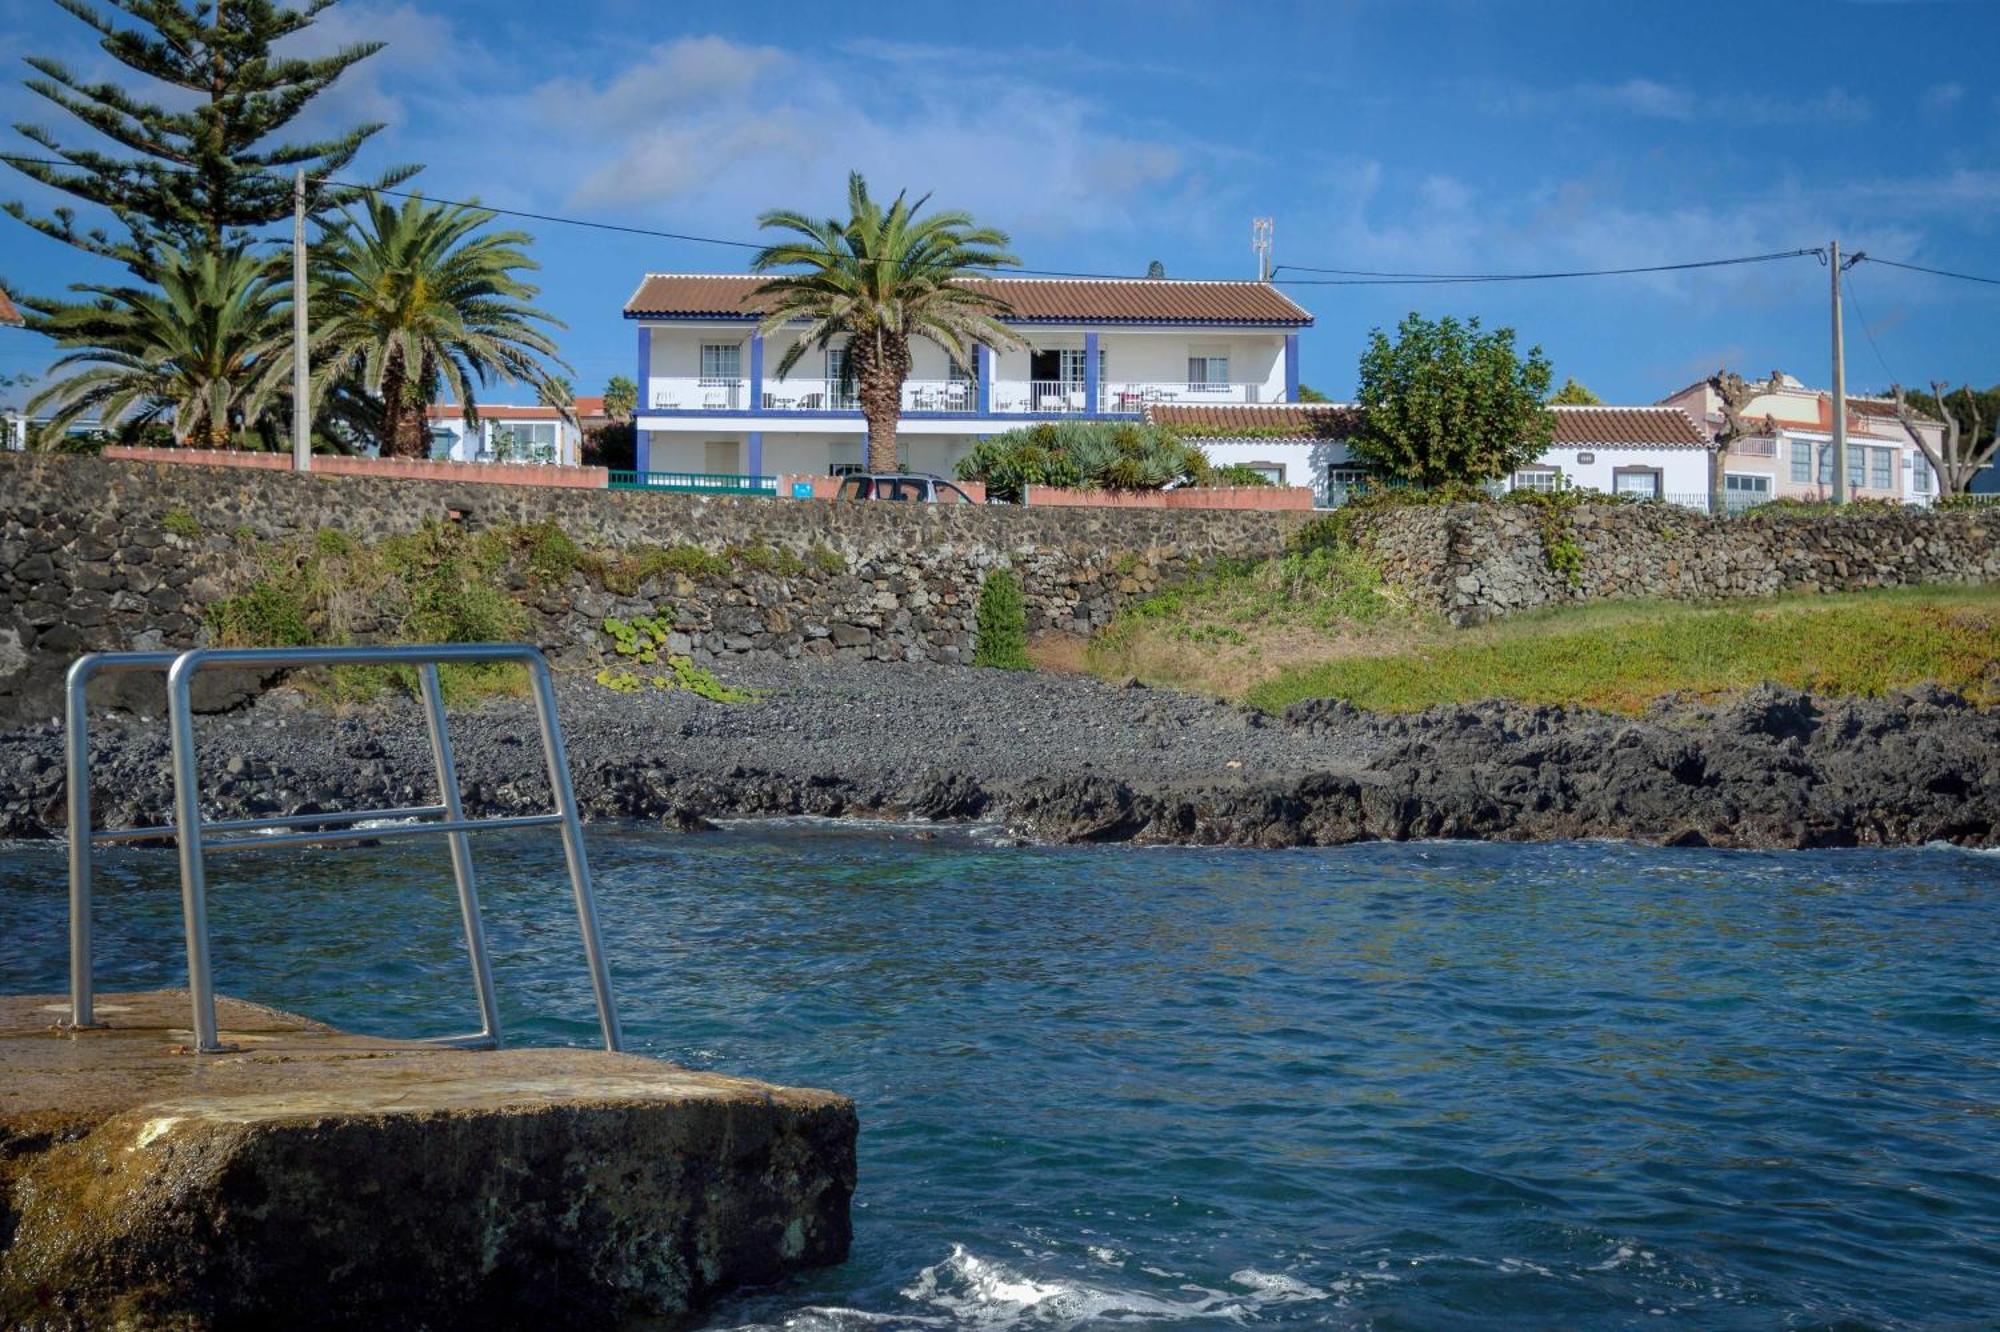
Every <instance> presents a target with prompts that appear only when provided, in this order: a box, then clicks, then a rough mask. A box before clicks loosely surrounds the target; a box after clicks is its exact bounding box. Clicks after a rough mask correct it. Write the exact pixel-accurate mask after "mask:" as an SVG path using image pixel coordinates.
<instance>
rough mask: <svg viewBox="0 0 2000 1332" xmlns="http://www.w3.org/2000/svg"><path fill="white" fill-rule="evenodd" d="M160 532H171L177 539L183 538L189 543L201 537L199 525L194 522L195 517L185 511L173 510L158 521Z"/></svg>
mask: <svg viewBox="0 0 2000 1332" xmlns="http://www.w3.org/2000/svg"><path fill="white" fill-rule="evenodd" d="M160 530H161V531H164V532H171V533H173V534H174V535H175V536H177V537H185V538H187V539H188V540H189V541H193V540H196V539H197V538H199V537H200V536H201V524H200V523H199V522H196V521H195V516H194V515H193V514H191V513H189V512H188V511H187V510H186V509H175V510H173V511H171V512H170V513H168V514H167V516H166V517H164V518H162V519H160Z"/></svg>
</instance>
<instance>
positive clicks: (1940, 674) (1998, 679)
mask: <svg viewBox="0 0 2000 1332" xmlns="http://www.w3.org/2000/svg"><path fill="white" fill-rule="evenodd" d="M1328 656H1329V659H1325V660H1321V661H1317V662H1313V663H1310V664H1304V663H1294V664H1292V665H1289V666H1287V667H1286V668H1285V669H1283V670H1281V671H1279V672H1277V673H1276V674H1275V675H1272V676H1270V677H1267V678H1264V679H1261V680H1258V681H1256V682H1254V683H1252V684H1250V685H1248V686H1247V687H1245V688H1243V689H1241V690H1239V691H1233V692H1237V693H1239V694H1240V695H1241V696H1243V697H1245V698H1247V699H1248V701H1250V702H1252V703H1254V704H1256V705H1257V706H1258V707H1261V708H1265V709H1269V710H1273V711H1275V710H1277V709H1280V708H1282V707H1284V706H1285V705H1287V704H1289V703H1293V702H1296V701H1298V700H1300V699H1305V698H1320V697H1339V698H1346V699H1350V700H1352V701H1353V702H1354V703H1355V704H1356V705H1358V706H1360V707H1364V708H1371V709H1377V710H1381V711H1389V712H1409V711H1416V710H1419V709H1422V708H1426V707H1430V706H1432V705H1435V704H1440V703H1467V702H1473V701H1476V700H1479V699H1487V698H1506V699H1514V700H1518V701H1520V702H1524V703H1564V704H1574V705H1581V706H1585V707H1592V708H1600V709H1605V710H1608V711H1613V712H1627V713H1631V712H1639V711H1641V710H1643V709H1644V708H1645V707H1646V706H1647V705H1648V704H1649V703H1651V702H1652V701H1653V700H1655V699H1657V698H1659V697H1660V696H1661V695H1663V694H1668V693H1684V694H1690V695H1695V696H1701V697H1719V696H1722V695H1727V694H1731V693H1736V692H1739V691H1741V690H1744V689H1749V688H1752V687H1754V686H1756V685H1759V684H1763V683H1766V682H1770V683H1775V684H1781V685H1786V686H1790V687H1793V688H1797V689H1805V690H1810V691H1812V692H1815V693H1821V694H1832V695H1864V696H1875V695H1881V694H1884V693H1887V692H1889V691H1891V690H1895V689H1900V688H1905V687H1908V686H1910V685H1914V684H1920V683H1924V682H1932V683H1936V684H1941V685H1944V686H1946V687H1947V688H1951V689H1955V690H1958V691H1959V692H1961V693H1963V694H1965V695H1966V696H1967V697H1968V698H1970V699H1972V700H1973V701H1975V702H1978V703H1981V704H1987V705H1992V704H2000V665H1996V661H2000V587H1922V588H1897V589H1891V590H1884V591H1878V592H1856V593H1847V594H1841V595H1835V596H1810V595H1799V596H1788V597H1780V598H1774V599H1771V600H1765V601H1755V602H1747V603H1736V604H1714V603H1710V604H1687V603H1674V602H1623V603H1608V604H1604V605H1598V606H1590V607H1582V608H1575V609H1564V610H1552V611H1543V612H1538V613H1534V614H1530V615H1523V616H1518V617H1515V618H1512V619H1509V620H1503V621H1500V622H1498V623H1495V624H1492V625H1487V626H1483V627H1481V628H1478V629H1470V630H1458V631H1446V630H1437V631H1433V632H1431V633H1430V634H1428V635H1425V636H1423V637H1422V638H1420V639H1418V640H1416V641H1409V642H1404V643H1400V644H1397V643H1388V644H1381V645H1379V646H1378V647H1377V648H1376V650H1372V651H1371V650H1367V648H1366V647H1365V645H1364V646H1363V647H1362V648H1361V649H1360V650H1350V651H1347V652H1345V653H1341V654H1339V655H1332V654H1328Z"/></svg>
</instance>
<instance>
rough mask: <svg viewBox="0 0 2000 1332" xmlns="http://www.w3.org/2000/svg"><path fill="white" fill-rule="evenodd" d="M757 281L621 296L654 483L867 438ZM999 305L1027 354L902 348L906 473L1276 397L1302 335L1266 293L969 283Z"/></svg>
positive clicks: (641, 439)
mask: <svg viewBox="0 0 2000 1332" xmlns="http://www.w3.org/2000/svg"><path fill="white" fill-rule="evenodd" d="M763 281H764V279H762V278H757V277H751V276H744V275H715V274H663V273H653V274H648V275H647V277H646V278H645V280H644V281H643V282H641V283H640V284H639V288H638V290H637V291H635V292H634V293H633V295H632V299H631V300H630V301H628V302H627V303H626V306H625V317H626V318H627V319H629V320H631V321H632V322H633V323H634V324H636V325H637V331H638V344H639V345H638V353H639V355H638V383H639V414H638V420H637V426H638V467H639V471H640V472H641V473H644V474H648V475H649V477H650V478H651V479H652V482H653V484H661V485H673V484H677V483H678V482H685V483H686V484H688V485H689V486H691V487H694V486H699V485H701V484H704V482H705V480H706V481H707V482H709V483H712V482H713V480H715V479H733V480H735V481H738V482H745V483H754V482H756V481H758V480H761V479H762V478H766V477H769V476H772V475H776V474H779V473H817V474H822V475H823V474H826V473H829V472H831V473H833V474H836V475H838V474H842V473H845V472H849V471H854V470H857V469H858V468H860V466H861V465H862V460H863V457H864V450H865V448H866V427H865V424H864V422H863V421H862V419H861V412H860V410H859V408H858V406H857V404H856V403H855V401H854V400H853V398H852V396H851V393H852V387H851V385H850V384H849V383H847V382H846V378H847V377H846V376H845V375H844V374H843V368H844V367H843V359H844V357H845V349H844V348H843V347H842V346H840V345H838V344H836V345H835V346H833V347H832V348H830V349H828V350H825V351H821V350H816V349H808V351H807V352H806V353H805V355H804V356H803V357H802V359H801V360H800V361H799V362H798V364H796V365H795V366H794V367H793V368H792V369H791V371H790V373H789V374H786V375H783V376H780V375H779V374H778V373H777V368H778V365H779V362H780V361H781V360H782V359H783V357H784V355H785V353H786V351H787V349H788V348H790V347H792V346H793V345H795V344H796V343H797V342H798V340H799V336H800V335H799V333H798V332H797V331H795V330H794V328H792V327H786V328H782V329H779V330H776V331H775V332H773V333H771V334H770V335H768V336H766V335H764V334H762V333H760V332H759V331H758V324H759V321H760V319H761V317H762V306H761V303H760V302H759V300H758V298H757V297H756V296H755V294H754V293H755V291H756V288H757V287H758V286H759V285H761V283H762V282H763ZM966 285H967V286H968V287H972V288H976V289H978V290H982V291H986V292H989V293H991V294H992V295H993V296H995V297H996V298H998V299H999V300H1001V301H1003V302H1005V303H1006V306H1007V313H1005V314H1003V315H1001V316H1000V322H1001V323H1003V324H1005V325H1007V326H1008V327H1009V328H1011V329H1012V330H1013V331H1014V332H1015V333H1017V334H1018V335H1019V336H1020V337H1021V338H1022V339H1023V341H1024V342H1025V343H1026V344H1027V345H1026V347H1025V348H1006V349H998V350H996V349H993V348H989V347H984V346H982V347H979V348H978V349H977V354H976V356H975V359H974V363H973V364H972V365H969V366H960V365H955V364H953V363H952V361H951V358H950V357H949V356H947V355H946V353H945V352H944V351H943V350H942V349H940V348H938V347H936V346H933V345H931V344H930V343H928V342H924V341H922V340H917V341H916V342H915V345H914V346H913V347H912V355H913V358H914V365H913V368H912V372H911V375H910V378H909V380H908V382H907V383H906V384H905V385H904V388H903V416H902V421H901V424H900V426H899V427H898V431H897V435H898V441H899V445H900V447H901V450H902V454H903V457H902V465H903V466H904V467H906V468H909V469H911V470H915V471H925V472H936V473H940V474H944V475H949V474H950V473H951V471H952V469H953V468H954V466H955V465H956V464H957V462H958V460H959V459H960V458H962V457H964V456H965V455H966V454H967V453H968V452H970V451H971V449H972V447H973V445H974V444H975V443H976V442H977V441H978V440H979V439H980V438H981V437H982V436H986V435H992V434H998V433H1000V432H1003V431H1006V430H1011V429H1014V428H1016V427H1018V426H1023V425H1029V424H1033V423H1035V422H1038V421H1051V420H1063V419H1082V420H1130V421H1136V420H1139V419H1140V418H1141V417H1142V416H1143V414H1144V412H1145V410H1146V408H1147V407H1148V406H1150V405H1153V404H1156V403H1166V402H1198V403H1241V404H1247V403H1289V402H1295V401H1297V398H1298V366H1299V340H1298V334H1299V330H1300V329H1303V328H1306V327H1309V326H1310V325H1311V324H1312V316H1311V315H1310V314H1308V313H1306V311H1305V310H1304V309H1302V308H1301V307H1300V306H1298V305H1297V304H1295V303H1294V302H1293V301H1292V300H1291V299H1289V298H1288V297H1286V296H1285V295H1284V294H1283V293H1281V292H1279V291H1278V290H1277V288H1275V287H1273V286H1271V285H1270V284H1269V283H1266V282H1190V281H1177V280H1170V279H1160V278H1132V279H1096V278H1093V279H1087V280H1083V279H1079V280H1072V279H1067V278H971V279H967V280H966Z"/></svg>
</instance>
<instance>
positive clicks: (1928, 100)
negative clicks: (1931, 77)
mask: <svg viewBox="0 0 2000 1332" xmlns="http://www.w3.org/2000/svg"><path fill="white" fill-rule="evenodd" d="M1964 100H1965V85H1964V84H1962V83H1940V84H1938V85H1937V86H1936V87H1934V88H1932V89H1930V90H1929V91H1928V92H1926V93H1925V94H1924V109H1925V110H1926V111H1929V112H1931V113H1932V114H1942V113H1944V112H1946V111H1950V110H1951V109H1952V108H1954V107H1956V106H1957V105H1958V104H1959V103H1960V102H1962V101H1964Z"/></svg>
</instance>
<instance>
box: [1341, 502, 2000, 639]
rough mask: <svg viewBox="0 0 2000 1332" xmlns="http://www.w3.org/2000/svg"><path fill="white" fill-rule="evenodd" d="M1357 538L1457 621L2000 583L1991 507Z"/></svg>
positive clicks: (1571, 520) (1532, 517)
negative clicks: (1563, 545) (1566, 609)
mask: <svg viewBox="0 0 2000 1332" xmlns="http://www.w3.org/2000/svg"><path fill="white" fill-rule="evenodd" d="M1545 514H1551V515H1552V519H1553V521H1555V522H1557V523H1559V524H1560V526H1559V527H1558V528H1557V529H1556V535H1557V538H1558V540H1566V541H1567V542H1568V543H1570V544H1571V545H1573V546H1574V548H1575V552H1576V554H1577V556H1578V557H1579V558H1580V566H1579V567H1578V568H1577V569H1576V571H1575V572H1574V574H1573V575H1570V574H1565V573H1561V572H1558V571H1556V570H1555V569H1553V568H1552V567H1551V565H1550V560H1549V557H1548V550H1547V544H1546V541H1547V536H1546V534H1545V533H1544V530H1543V523H1544V521H1545V517H1544V515H1545ZM1358 530H1359V531H1360V532H1362V533H1364V534H1365V535H1366V538H1367V539H1368V540H1369V541H1370V542H1371V544H1372V546H1373V548H1374V551H1375V553H1376V555H1377V557H1378V558H1379V559H1380V560H1381V562H1382V566H1383V574H1384V577H1385V578H1386V580H1387V581H1388V582H1389V583H1390V584H1391V585H1392V586H1394V587H1398V588H1400V589H1402V590H1403V591H1404V592H1406V593H1408V594H1409V595H1410V596H1411V597H1413V598H1414V599H1415V600H1416V601H1417V602H1418V603H1419V604H1421V605H1424V606H1427V607H1430V608H1432V609H1435V610H1439V611H1442V612H1444V613H1445V614H1446V615H1448V616H1449V617H1450V618H1451V620H1452V621H1453V622H1454V623H1457V624H1477V623H1479V622H1481V621H1484V620H1488V619H1491V618H1493V617H1495V616H1498V615H1506V614H1509V613H1511V612H1513V611H1519V610H1527V609H1530V608H1532V607H1536V606H1546V605H1552V604H1557V603H1562V602H1576V601H1593V600H1603V599H1615V598H1630V597H1660V598H1667V599H1672V600H1679V601H1690V600H1705V599H1709V598H1714V597H1749V596H1769V595H1772V594H1774V593H1779V592H1842V591H1853V590H1855V589H1858V588H1867V587H1900V586H1906V585H1910V584H1915V583H1975V582H1991V581H1995V580H2000V511H1995V510H1991V509H1987V510H1957V511H1950V512H1942V511H1935V510H1927V509H1916V508H1887V507H1878V506H1863V507H1858V508H1854V509H1850V510H1848V511H1847V512H1844V513H1839V514H1825V513H1816V514H1801V513H1788V512H1786V511H1785V510H1783V509H1776V508H1774V509H1765V510H1760V511H1756V512H1752V513H1747V514H1742V515H1739V516H1736V517H1727V518H1716V517H1710V516H1709V515H1707V514H1703V513H1698V512H1695V511H1692V510H1688V509H1683V508H1679V507H1676V506H1673V505H1659V504H1580V505H1578V506H1576V507H1575V508H1571V509H1557V510H1553V511H1549V510H1544V509H1543V508H1541V507H1540V506H1536V505H1530V504H1505V503H1503V504H1454V505H1434V506H1411V507H1407V508H1385V509H1381V510H1377V511H1374V512H1372V513H1370V514H1368V515H1367V517H1366V518H1364V519H1363V520H1362V522H1361V524H1360V526H1359V528H1358Z"/></svg>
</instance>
